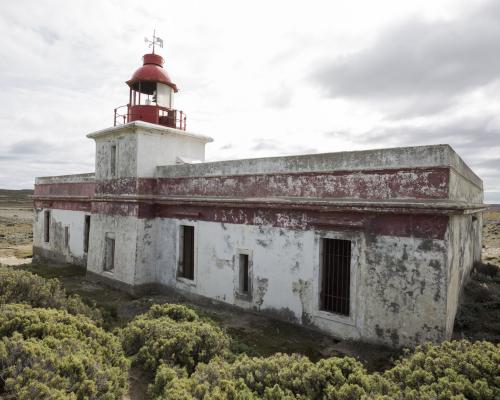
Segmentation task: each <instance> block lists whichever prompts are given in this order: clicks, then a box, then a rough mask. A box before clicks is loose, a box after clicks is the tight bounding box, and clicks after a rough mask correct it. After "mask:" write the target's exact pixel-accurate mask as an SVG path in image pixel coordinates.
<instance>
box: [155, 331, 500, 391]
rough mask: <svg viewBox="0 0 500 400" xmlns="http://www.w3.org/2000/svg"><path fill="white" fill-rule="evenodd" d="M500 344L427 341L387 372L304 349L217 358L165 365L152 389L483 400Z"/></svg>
mask: <svg viewBox="0 0 500 400" xmlns="http://www.w3.org/2000/svg"><path fill="white" fill-rule="evenodd" d="M499 368H500V346H499V345H494V344H491V343H489V342H476V343H469V342H467V341H457V342H446V343H443V344H442V345H440V346H434V345H431V344H427V345H425V346H420V347H418V348H417V349H416V350H415V352H414V353H412V354H411V355H407V357H406V358H404V359H402V360H400V361H399V362H397V364H396V365H395V366H394V367H393V368H391V369H389V370H388V371H386V372H384V373H368V372H367V371H366V370H365V368H364V367H363V366H362V365H361V364H360V363H359V362H358V361H356V360H354V359H352V358H348V357H346V358H329V359H325V360H320V361H318V362H317V363H313V362H311V361H310V360H309V359H308V358H306V357H303V356H299V355H296V354H295V355H285V354H275V355H273V356H271V357H266V358H249V357H247V356H240V357H239V358H238V359H236V361H234V362H233V363H229V362H227V361H225V360H222V359H220V358H215V359H214V360H212V361H211V362H210V363H208V364H200V365H198V367H197V368H196V370H195V371H194V373H192V374H191V375H189V374H188V372H187V371H185V370H182V369H179V368H175V367H172V366H169V365H166V364H164V365H161V366H160V367H159V368H158V370H157V374H156V376H155V380H154V382H153V384H152V385H150V394H151V396H152V397H153V398H154V399H155V400H161V399H178V400H180V399H183V400H187V399H207V398H210V399H235V400H236V399H269V400H271V399H324V400H333V399H335V400H348V399H401V400H417V399H418V400H430V399H438V400H444V399H450V400H451V399H453V400H459V399H478V400H479V399H481V400H489V399H491V400H493V399H498V398H500V370H499Z"/></svg>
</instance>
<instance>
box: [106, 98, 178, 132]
mask: <svg viewBox="0 0 500 400" xmlns="http://www.w3.org/2000/svg"><path fill="white" fill-rule="evenodd" d="M132 121H146V122H151V123H153V124H158V125H162V126H168V127H169V128H175V129H180V130H182V131H185V130H186V114H185V113H184V112H183V111H179V110H174V109H171V108H167V107H161V106H157V105H145V106H130V105H129V104H125V105H123V106H120V107H117V108H115V110H114V126H117V125H123V124H126V123H129V122H132Z"/></svg>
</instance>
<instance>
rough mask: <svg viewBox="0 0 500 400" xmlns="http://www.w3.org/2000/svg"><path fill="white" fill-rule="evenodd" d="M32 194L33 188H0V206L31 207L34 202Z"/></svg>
mask: <svg viewBox="0 0 500 400" xmlns="http://www.w3.org/2000/svg"><path fill="white" fill-rule="evenodd" d="M32 194H33V190H32V189H21V190H11V189H0V206H18V207H19V206H27V207H30V206H31V205H32V204H33V201H32V200H31V199H30V198H29V196H31V195H32Z"/></svg>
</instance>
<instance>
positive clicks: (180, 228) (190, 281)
mask: <svg viewBox="0 0 500 400" xmlns="http://www.w3.org/2000/svg"><path fill="white" fill-rule="evenodd" d="M185 226H187V227H191V228H193V279H189V278H186V277H184V276H182V275H180V273H179V272H180V265H181V261H182V251H183V247H182V246H183V243H181V241H182V240H183V239H182V231H183V229H184V227H185ZM197 233H198V229H197V224H196V223H193V222H180V223H179V225H178V227H177V252H176V253H177V255H176V269H175V276H176V279H177V281H178V282H181V283H183V284H186V285H188V286H196V284H197V278H198V251H197V248H198V234H197Z"/></svg>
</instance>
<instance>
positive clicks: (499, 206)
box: [488, 204, 500, 212]
mask: <svg viewBox="0 0 500 400" xmlns="http://www.w3.org/2000/svg"><path fill="white" fill-rule="evenodd" d="M488 206H489V208H488V211H496V212H500V204H488Z"/></svg>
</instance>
